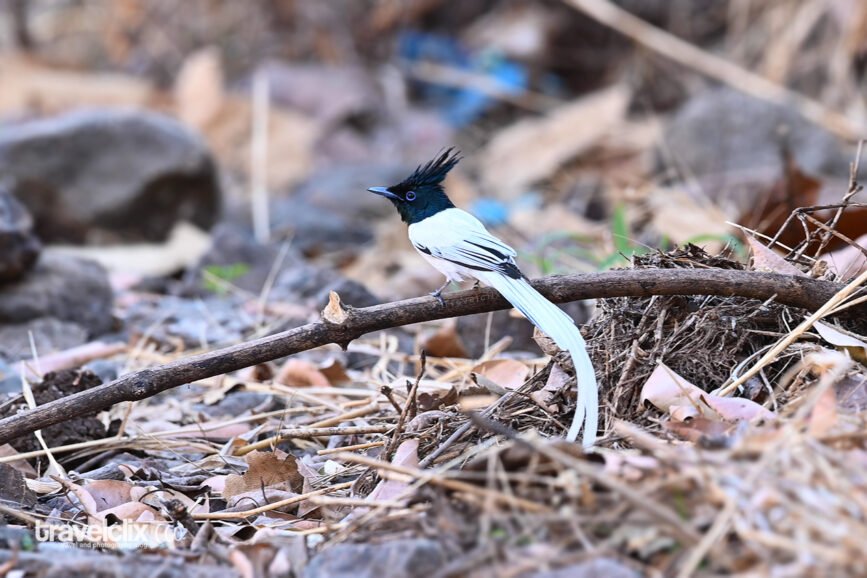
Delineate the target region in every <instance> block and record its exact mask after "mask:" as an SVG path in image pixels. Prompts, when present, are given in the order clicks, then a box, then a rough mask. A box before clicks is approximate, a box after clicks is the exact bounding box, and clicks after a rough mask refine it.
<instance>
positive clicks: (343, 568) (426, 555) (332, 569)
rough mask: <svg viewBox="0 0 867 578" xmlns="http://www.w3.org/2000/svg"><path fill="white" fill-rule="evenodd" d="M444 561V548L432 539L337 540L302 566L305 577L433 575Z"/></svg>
mask: <svg viewBox="0 0 867 578" xmlns="http://www.w3.org/2000/svg"><path fill="white" fill-rule="evenodd" d="M446 561H447V558H446V552H445V549H444V548H443V546H441V545H440V544H439V543H437V542H434V541H433V540H425V539H405V540H393V541H391V542H385V543H383V544H338V545H336V546H333V547H331V548H328V549H326V550H323V551H322V552H320V553H319V554H318V555H316V556H315V557H314V558H313V559H312V560H311V561H310V563H309V564H308V565H307V567H306V568H305V569H304V578H414V577H416V576H433V575H434V574H436V571H437V570H439V569H441V567H442V566H443V564H445V563H446Z"/></svg>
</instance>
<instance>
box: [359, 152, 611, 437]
mask: <svg viewBox="0 0 867 578" xmlns="http://www.w3.org/2000/svg"><path fill="white" fill-rule="evenodd" d="M461 158H462V157H461V156H460V152H459V151H457V150H456V149H455V148H454V147H449V148H447V149H445V150H443V151H442V152H441V153H438V154H437V156H436V157H435V158H433V159H432V160H431V161H429V162H427V163H425V164H423V165H419V166H418V167H417V168H416V169H415V171H413V173H412V174H411V175H409V176H408V177H407V178H405V179H404V180H402V181H401V182H400V183H398V184H396V185H392V186H389V187H370V188H368V189H367V190H368V191H369V192H371V193H374V194H377V195H380V196H382V197H385V198H386V199H388V200H389V201H391V202H392V204H393V205H394V207H395V208H396V209H397V212H398V214H399V215H400V218H401V220H403V222H404V223H406V224H407V225H408V228H407V231H408V235H409V240H410V242H411V243H412V246H413V247H414V248H415V250H416V251H418V253H419V254H420V255H421V256H422V257H423V258H424V259H425V260H426V261H427V262H428V263H430V264H431V265H432V266H433V267H434V268H435V269H436V270H438V271H439V272H440V273H442V274H443V275H444V276H445V278H446V281H445V283H444V284H443V286H442V287H440V288H439V289H437V290H436V291H434V292H433V293H431V295H432V296H433V297H435V298H436V299H437V300H438V301H439V302H440V304H441V305H444V301H443V299H442V292H443V291H444V290H445V289H446V287H448V286H449V284H450V283H451V282H453V281H454V282H457V283H460V282H461V281H463V280H465V279H473V280H475V282H476V286H477V287H478V284H479V283H482V284H484V285H487V286H489V287H493V288H494V289H496V290H497V291H498V292H499V293H500V294H501V295H502V296H503V297H505V298H506V300H507V301H508V302H509V303H511V304H512V306H513V307H515V308H516V309H517V310H518V311H520V312H521V313H523V315H524V317H526V318H527V319H528V320H529V321H530V322H531V323H532V324H533V325H535V326H536V327H538V328H539V330H540V331H542V332H543V333H546V334H547V335H548V336H549V337H550V338H551V339H552V340H553V341H554V343H556V344H557V346H558V347H560V348H561V349H564V350H567V351H568V352H569V354H570V355H571V356H572V361H573V365H574V367H575V376H576V378H577V381H578V402H577V405H576V408H575V416H574V418H573V420H572V424H571V426H570V428H569V431H568V433H567V434H566V439H567V440H568V441H571V442H574V441H575V440H576V439H577V437H578V433H579V432H580V431H581V428H582V426H583V428H584V433H583V435H582V445H583V446H584V447H585V448H590V447H592V446H593V445H594V444H595V443H596V430H597V427H598V421H599V402H598V395H599V394H598V385H597V382H596V372H595V370H594V368H593V363H592V362H591V360H590V356H589V354H588V353H587V345H586V343H585V342H584V338H583V337H582V336H581V332H580V331H579V330H578V327H577V326H576V325H575V322H574V321H573V320H572V318H571V317H569V315H567V314H566V313H565V312H564V311H563V310H562V309H560V308H559V307H557V306H556V305H554V304H553V303H551V302H550V301H548V300H547V299H546V298H545V297H544V296H543V295H542V294H541V293H539V292H538V291H536V290H535V289H534V288H533V286H532V285H530V283H529V280H528V279H527V277H525V276H524V274H523V273H521V270H520V269H519V268H518V265H517V263H516V261H515V258H516V257H517V252H516V251H515V250H514V249H513V248H512V247H510V246H509V245H507V244H506V243H504V242H503V241H501V240H500V239H498V238H497V237H495V236H494V235H492V234H491V233H490V232H488V230H487V229H486V228H485V226H484V225H483V224H482V222H481V221H479V220H478V219H477V218H476V217H474V216H473V215H471V214H470V213H468V212H466V211H464V210H462V209H459V208H457V207H456V206H455V205H454V203H452V201H451V199H449V197H448V195H446V192H445V189H444V187H443V181H444V180H445V178H446V175H447V174H448V173H449V171H451V170H452V169H453V168H454V167H455V165H457V164H458V162H459V161H460V160H461Z"/></svg>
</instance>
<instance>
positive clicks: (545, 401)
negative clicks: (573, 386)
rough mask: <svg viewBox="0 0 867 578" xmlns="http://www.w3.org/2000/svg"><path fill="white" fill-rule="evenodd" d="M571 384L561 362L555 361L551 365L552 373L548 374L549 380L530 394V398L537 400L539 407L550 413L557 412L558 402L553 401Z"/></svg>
mask: <svg viewBox="0 0 867 578" xmlns="http://www.w3.org/2000/svg"><path fill="white" fill-rule="evenodd" d="M568 384H569V375H568V374H567V373H566V372H565V371H563V369H562V368H561V367H560V364H558V363H554V364H553V365H552V366H551V373H550V374H549V375H548V380H547V381H546V382H545V385H544V386H543V387H542V389H539V390H536V391H534V392H533V393H531V394H530V399H532V400H533V401H535V402H536V403H537V404H538V405H539V407H541V408H542V409H544V410H545V411H547V412H548V413H556V412H557V404H555V403H553V400H554V398H555V397H556V396H557V395H558V394H559V393H560V391H562V390H563V388H565V387H567V385H568Z"/></svg>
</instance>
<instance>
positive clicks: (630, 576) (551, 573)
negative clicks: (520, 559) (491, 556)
mask: <svg viewBox="0 0 867 578" xmlns="http://www.w3.org/2000/svg"><path fill="white" fill-rule="evenodd" d="M597 576H605V578H641V574H639V573H638V572H636V571H635V570H633V569H632V568H630V567H629V566H626V565H624V564H622V563H620V562H618V561H617V560H611V559H609V558H595V559H593V560H587V561H586V562H580V563H578V564H572V565H570V566H564V567H562V568H557V569H556V570H543V571H540V572H534V573H533V574H524V575H522V576H521V578H597Z"/></svg>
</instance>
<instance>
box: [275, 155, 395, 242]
mask: <svg viewBox="0 0 867 578" xmlns="http://www.w3.org/2000/svg"><path fill="white" fill-rule="evenodd" d="M410 170H411V169H410ZM408 174H409V171H408V170H407V167H406V166H401V165H389V166H381V165H375V164H374V165H347V166H343V167H340V168H329V169H328V170H322V171H317V172H316V173H314V174H313V175H312V176H311V177H310V178H308V179H307V180H306V181H305V182H304V183H302V184H301V185H300V186H299V187H298V188H297V189H296V190H295V191H294V192H293V193H292V195H291V196H290V197H288V198H284V199H279V200H277V201H275V202H274V204H273V207H272V222H273V225H272V226H273V229H274V231H275V232H276V233H277V234H279V235H282V236H285V237H291V239H292V244H293V246H294V247H296V248H298V250H300V251H301V252H302V253H304V254H305V255H318V254H321V253H328V252H332V251H338V250H342V249H349V250H351V251H357V250H358V248H359V245H362V244H364V243H368V242H370V241H371V240H372V239H373V225H374V223H375V222H376V221H377V220H379V219H382V218H386V217H393V216H394V207H392V205H391V203H389V202H387V201H385V200H384V199H383V198H382V197H378V196H377V195H374V194H371V193H369V192H367V188H368V187H373V186H378V185H390V184H394V183H397V182H399V181H400V180H401V179H403V178H404V177H406V176H407V175H408Z"/></svg>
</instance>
